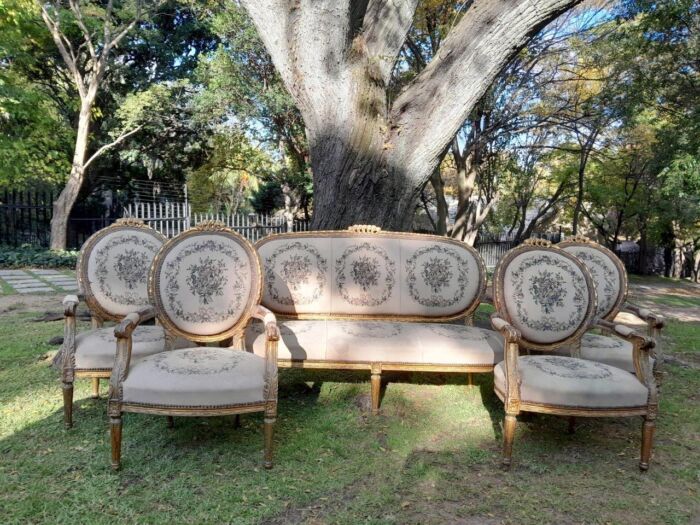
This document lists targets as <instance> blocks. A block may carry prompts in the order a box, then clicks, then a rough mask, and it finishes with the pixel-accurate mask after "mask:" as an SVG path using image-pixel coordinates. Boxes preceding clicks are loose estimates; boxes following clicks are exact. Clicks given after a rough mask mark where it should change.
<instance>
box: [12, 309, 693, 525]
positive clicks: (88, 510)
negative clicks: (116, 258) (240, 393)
mask: <svg viewBox="0 0 700 525" xmlns="http://www.w3.org/2000/svg"><path fill="white" fill-rule="evenodd" d="M489 311H490V309H489V308H486V307H482V308H481V309H480V311H479V313H478V318H479V319H484V320H485V319H486V318H487V315H488V313H489ZM32 317H34V315H33V314H31V313H25V314H15V313H12V312H10V313H7V314H4V315H3V317H2V318H1V319H0V333H1V334H2V341H3V344H2V345H0V457H1V458H2V461H0V508H1V509H2V522H3V523H39V522H43V523H86V522H88V523H124V522H127V523H172V522H185V523H236V524H246V523H258V522H265V521H266V520H267V522H269V523H294V522H296V523H305V522H306V523H346V524H355V523H453V522H457V521H459V520H460V519H461V520H463V521H465V522H467V523H471V522H470V521H467V520H469V519H475V520H476V521H473V523H479V522H485V523H500V522H508V523H533V524H534V523H537V524H539V523H561V522H586V523H608V522H610V523H688V522H691V521H692V520H693V519H696V518H697V516H698V512H699V511H700V509H699V507H698V501H699V498H698V492H697V491H698V480H699V479H700V467H699V465H700V447H699V446H698V442H697V440H698V435H700V411H699V410H698V394H697V393H698V392H699V391H700V373H698V370H697V369H695V368H686V367H681V366H677V365H673V364H671V365H669V366H667V368H666V371H667V375H666V378H665V382H664V385H663V391H662V397H661V407H660V417H659V422H658V434H657V446H656V449H655V457H654V460H653V462H652V466H651V469H650V471H649V472H648V473H646V474H640V473H639V471H638V470H637V461H638V454H639V442H640V439H639V438H640V435H639V434H640V426H641V425H640V421H639V419H637V418H629V419H607V420H601V419H592V420H582V421H581V422H580V426H579V428H578V430H577V432H576V434H574V435H569V434H567V433H566V428H567V422H566V420H565V419H562V418H556V417H548V416H533V417H526V418H522V420H521V422H520V423H519V424H518V431H517V437H516V441H515V449H514V465H513V468H512V469H511V471H510V472H504V471H502V470H501V469H500V467H499V458H500V439H501V434H500V432H501V431H500V424H501V420H502V417H503V411H502V405H501V403H500V401H499V400H498V399H497V398H496V397H495V396H494V395H493V392H492V388H493V386H492V380H491V378H490V377H489V376H488V375H480V376H476V385H475V386H474V387H469V386H467V385H466V378H465V377H461V376H454V375H452V376H451V375H448V374H430V375H429V374H404V375H398V376H395V377H394V380H393V381H390V382H389V384H388V387H387V389H386V393H385V396H384V399H383V403H382V407H383V414H382V415H381V416H379V417H371V416H369V415H368V414H367V412H366V411H365V408H364V407H365V406H366V405H367V399H366V397H367V396H368V394H369V383H368V379H369V376H368V374H362V373H332V372H309V371H300V370H283V371H282V373H281V387H280V407H279V413H280V417H279V420H278V424H277V428H276V436H275V443H276V465H275V468H274V469H273V470H272V471H269V472H268V471H265V470H264V469H263V468H262V432H261V423H262V418H261V417H260V416H259V415H251V416H246V417H244V418H243V426H242V428H240V429H236V428H234V425H233V420H232V419H231V418H192V419H188V418H180V419H177V420H176V426H175V428H174V429H172V430H170V429H168V428H166V424H165V421H164V418H160V417H151V416H144V415H138V414H127V415H126V416H125V422H124V445H123V460H124V465H123V470H122V471H121V472H120V473H113V472H112V471H111V470H110V468H109V435H108V432H107V420H106V413H105V410H106V406H105V401H104V399H99V400H92V399H90V398H89V383H88V382H87V381H78V383H77V384H76V396H75V397H76V406H77V410H76V413H75V422H76V426H75V428H74V429H72V430H70V431H65V430H64V429H63V425H62V409H61V406H62V405H61V393H60V383H59V381H58V376H57V373H56V372H55V371H53V370H51V369H50V368H49V367H48V363H49V359H47V355H50V353H51V352H52V351H53V350H55V347H50V346H49V345H48V344H47V343H46V341H48V339H49V338H50V337H52V336H54V335H59V334H60V333H61V332H62V325H61V323H60V322H50V323H43V322H40V323H35V322H32V321H31V318H32ZM81 328H82V329H84V328H86V325H85V324H82V325H81ZM667 334H668V344H667V345H666V351H667V352H669V353H671V354H672V355H676V351H679V352H681V353H683V352H689V351H691V350H690V349H692V351H693V352H697V350H698V341H699V340H700V324H699V323H695V324H691V323H677V322H671V323H669V326H668V330H667ZM105 392H106V385H105V386H104V387H103V393H105ZM489 520H491V521H489Z"/></svg>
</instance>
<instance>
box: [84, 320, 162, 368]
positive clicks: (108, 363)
mask: <svg viewBox="0 0 700 525" xmlns="http://www.w3.org/2000/svg"><path fill="white" fill-rule="evenodd" d="M164 346H165V331H164V330H163V328H162V327H160V326H139V327H137V328H136V330H134V332H133V345H132V349H131V359H132V360H134V361H136V360H138V359H140V358H142V357H144V356H147V355H151V354H155V353H157V352H162V351H163V348H164ZM116 348H117V339H116V337H115V336H114V328H100V329H98V330H88V331H87V332H81V333H79V334H77V335H76V336H75V368H76V369H77V370H86V369H111V368H112V365H114V355H115V351H116Z"/></svg>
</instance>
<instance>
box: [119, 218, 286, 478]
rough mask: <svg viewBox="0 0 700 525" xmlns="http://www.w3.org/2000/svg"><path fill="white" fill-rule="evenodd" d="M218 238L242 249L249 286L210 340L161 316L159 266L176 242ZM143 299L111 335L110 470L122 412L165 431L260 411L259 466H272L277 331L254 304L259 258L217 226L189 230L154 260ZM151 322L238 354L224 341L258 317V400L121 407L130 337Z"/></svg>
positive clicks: (201, 225)
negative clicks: (156, 420)
mask: <svg viewBox="0 0 700 525" xmlns="http://www.w3.org/2000/svg"><path fill="white" fill-rule="evenodd" d="M212 234H219V235H225V236H228V237H230V238H231V237H232V238H234V239H235V240H236V241H237V242H238V243H239V245H240V246H242V247H243V248H244V250H245V252H246V254H247V255H248V257H249V260H250V262H251V277H252V279H253V286H251V289H250V293H249V297H248V299H247V301H246V306H245V309H244V310H243V313H242V314H241V316H240V317H239V318H238V319H237V320H236V321H235V322H234V323H233V325H232V326H231V327H230V328H228V329H226V330H225V331H223V332H220V333H218V334H213V335H201V334H194V333H191V332H187V331H184V330H182V329H181V328H179V327H178V326H176V325H175V324H174V323H173V322H172V321H171V320H170V318H169V317H168V316H167V314H166V312H165V310H164V308H163V305H162V303H161V301H160V297H159V294H158V283H159V274H160V270H161V269H162V262H163V260H164V258H165V256H166V255H167V253H168V252H169V251H170V250H172V249H173V248H174V247H176V246H177V245H178V244H179V243H181V242H182V241H183V240H184V239H189V238H191V237H193V236H198V235H212ZM148 282H149V286H148V290H149V298H150V299H151V302H152V304H153V306H152V307H149V308H147V309H145V310H143V311H139V312H136V313H133V314H130V315H128V316H126V318H125V319H124V320H123V321H122V322H121V323H120V325H119V326H118V327H117V328H116V330H115V335H116V336H117V356H116V361H115V366H114V368H113V369H112V373H111V375H110V387H109V405H108V413H109V417H110V435H111V448H112V462H111V463H112V468H113V469H115V470H117V469H119V468H120V467H121V440H122V414H123V413H124V412H132V413H140V414H153V415H163V416H167V417H168V421H169V426H172V425H171V422H172V417H173V416H178V417H209V416H224V415H239V414H247V413H251V412H264V420H263V421H264V443H265V453H264V465H265V468H271V467H272V438H273V428H274V424H275V421H276V418H277V389H278V386H277V383H278V378H277V344H278V341H279V330H278V328H277V322H276V319H275V316H274V314H272V312H270V311H269V310H267V309H266V308H263V307H262V306H260V305H259V304H257V303H258V302H259V299H260V294H261V291H262V271H261V265H260V258H259V256H258V253H257V251H256V250H255V249H254V248H253V246H252V245H251V244H250V243H249V242H248V241H247V240H246V239H245V238H243V237H242V236H241V235H239V234H238V233H236V232H234V231H233V230H232V229H230V228H228V227H226V226H225V225H224V224H223V223H220V222H217V221H205V222H201V223H199V224H198V225H197V226H195V227H194V228H192V229H190V230H188V231H186V232H184V233H182V234H180V235H179V236H178V237H176V238H174V239H171V240H169V241H167V242H166V243H165V244H164V245H163V247H162V248H161V250H160V251H159V252H158V254H157V255H156V258H155V259H154V260H153V264H152V265H151V270H150V273H149V281H148ZM152 317H156V318H157V319H158V320H159V321H160V322H161V324H163V326H164V327H165V328H166V330H168V331H172V333H175V334H178V335H180V336H182V337H185V338H186V339H189V340H191V341H197V342H198V343H199V346H204V345H205V343H208V342H219V343H220V345H219V346H227V347H229V349H230V351H232V352H235V351H241V350H240V349H238V348H236V345H235V344H234V345H231V346H229V344H230V342H231V341H233V342H235V341H240V338H241V336H242V333H243V330H244V329H245V326H246V325H247V323H248V321H249V320H250V319H251V318H252V317H255V318H258V319H260V320H262V321H263V322H264V323H265V333H266V338H267V340H266V352H265V353H266V355H265V383H264V387H263V398H264V399H263V400H262V401H261V402H256V403H240V404H231V405H223V406H222V405H218V406H202V405H159V404H148V403H136V402H126V401H124V399H123V384H124V381H125V380H126V378H127V377H128V374H129V365H130V361H131V347H132V341H131V334H132V333H133V331H134V329H135V328H136V327H137V326H138V324H139V323H141V322H142V321H144V320H146V319H149V318H152Z"/></svg>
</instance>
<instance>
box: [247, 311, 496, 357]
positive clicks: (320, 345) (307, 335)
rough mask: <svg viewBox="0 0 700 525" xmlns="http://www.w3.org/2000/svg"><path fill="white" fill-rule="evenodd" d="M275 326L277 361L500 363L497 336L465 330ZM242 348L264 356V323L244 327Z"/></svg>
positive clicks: (398, 325)
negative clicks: (277, 340)
mask: <svg viewBox="0 0 700 525" xmlns="http://www.w3.org/2000/svg"><path fill="white" fill-rule="evenodd" d="M279 327H280V334H281V338H280V341H279V346H278V357H279V359H293V360H297V361H301V360H329V361H340V362H383V363H413V364H451V365H474V366H479V365H486V366H493V365H494V364H495V363H497V362H499V361H501V360H502V359H503V341H502V339H501V337H500V336H499V335H498V334H496V333H495V332H492V331H490V330H483V329H481V328H474V327H471V326H465V325H457V324H442V323H413V322H411V323H407V322H393V321H371V320H362V321H353V320H343V321H341V320H285V321H280V322H279ZM246 347H247V348H252V349H253V352H254V353H255V354H257V355H260V356H264V355H265V335H264V333H263V326H262V323H259V322H254V323H252V324H250V325H249V326H248V329H247V330H246Z"/></svg>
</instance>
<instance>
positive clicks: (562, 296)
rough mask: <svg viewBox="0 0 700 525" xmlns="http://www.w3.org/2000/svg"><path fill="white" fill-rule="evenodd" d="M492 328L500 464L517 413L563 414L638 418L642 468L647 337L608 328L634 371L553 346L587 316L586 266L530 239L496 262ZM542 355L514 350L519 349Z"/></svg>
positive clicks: (649, 395) (647, 405)
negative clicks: (627, 349) (626, 348)
mask: <svg viewBox="0 0 700 525" xmlns="http://www.w3.org/2000/svg"><path fill="white" fill-rule="evenodd" d="M493 283H494V285H493V286H494V292H493V297H494V305H495V306H496V313H495V314H493V315H492V316H491V322H492V325H493V326H494V328H496V329H497V330H499V331H500V332H501V333H502V334H503V337H504V339H505V343H506V349H505V359H504V361H503V362H501V363H499V364H498V365H497V366H496V368H495V369H494V390H495V392H496V395H498V397H499V398H500V399H501V400H502V401H503V402H504V405H505V413H506V414H505V421H504V424H503V463H504V465H506V466H507V465H510V462H511V453H512V447H513V439H514V436H515V426H516V416H517V415H518V414H519V413H520V412H521V411H528V412H541V413H546V414H557V415H564V416H570V417H573V416H613V415H616V416H644V424H643V427H642V450H641V460H640V463H639V466H640V468H641V469H643V470H646V469H647V468H648V467H649V459H650V456H651V444H652V438H653V433H654V427H655V419H656V411H657V398H656V384H655V382H654V379H653V377H652V374H651V367H650V362H649V357H648V353H649V348H650V347H652V346H653V340H652V339H651V338H649V337H645V336H642V335H639V334H636V333H635V332H634V331H633V330H631V329H629V328H628V327H625V326H621V325H610V329H611V330H612V331H614V332H615V333H616V334H617V335H619V336H620V337H623V338H625V339H626V340H627V341H628V342H629V343H630V344H631V345H632V352H633V356H634V362H635V365H636V366H635V370H636V373H635V375H632V374H630V373H629V372H627V371H626V370H624V369H621V368H616V367H613V366H610V365H607V364H604V363H600V362H596V361H592V360H587V359H581V358H578V357H571V356H564V355H550V354H551V353H552V352H555V351H557V350H558V349H561V348H562V347H566V346H567V345H574V346H575V347H578V345H579V343H580V341H581V338H582V337H583V335H584V333H585V332H586V330H588V329H589V328H590V326H591V324H592V322H593V321H594V318H595V315H596V288H595V285H594V283H593V279H592V278H591V275H590V272H589V271H588V269H587V268H586V266H585V265H584V264H583V262H581V261H580V260H579V259H577V258H576V257H574V256H573V255H571V254H570V253H568V252H566V251H564V250H560V249H558V248H554V247H551V246H550V244H549V243H548V242H547V241H541V240H540V241H537V240H535V241H529V242H526V243H525V244H524V245H522V246H519V247H517V248H514V249H513V250H511V251H509V252H508V253H507V254H506V255H505V256H504V257H503V258H501V260H500V261H499V262H498V265H497V266H496V270H495V274H494V281H493ZM521 349H524V350H528V351H538V352H547V353H548V355H525V356H521V355H520V350H521Z"/></svg>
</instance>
